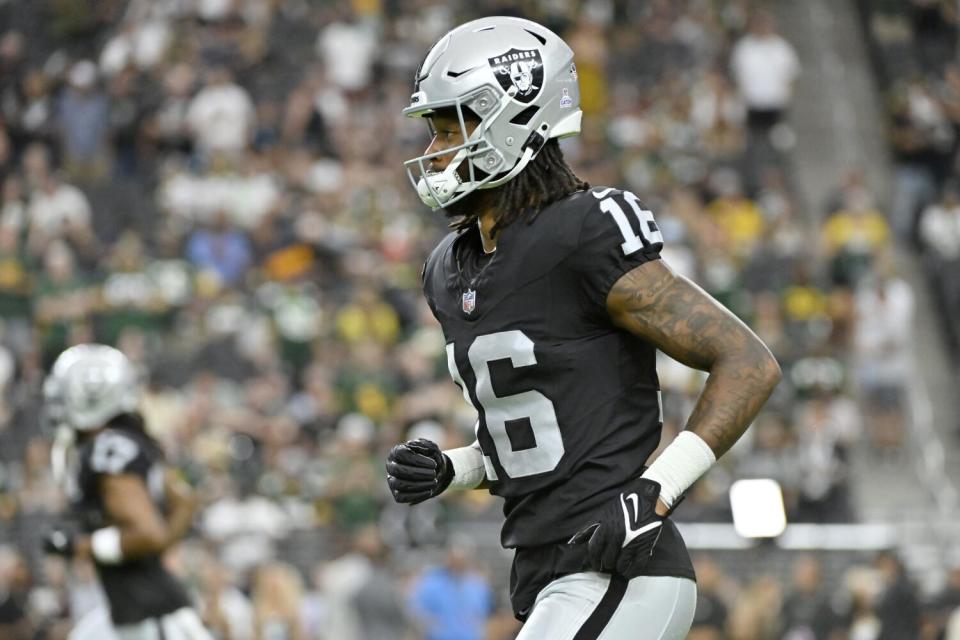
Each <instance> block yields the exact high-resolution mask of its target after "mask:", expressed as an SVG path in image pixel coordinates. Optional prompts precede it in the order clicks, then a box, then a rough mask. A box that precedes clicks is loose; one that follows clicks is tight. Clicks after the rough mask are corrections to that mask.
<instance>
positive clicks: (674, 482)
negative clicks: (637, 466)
mask: <svg viewBox="0 0 960 640" xmlns="http://www.w3.org/2000/svg"><path fill="white" fill-rule="evenodd" d="M716 461H717V456H716V454H714V453H713V449H711V448H710V445H708V444H707V443H706V442H704V441H703V439H702V438H701V437H700V436H698V435H697V434H695V433H694V432H693V431H681V432H680V433H679V434H678V435H677V437H676V438H674V440H673V442H671V443H670V444H669V445H668V446H667V448H666V449H664V450H663V453H661V454H660V456H659V457H658V458H657V459H656V460H654V461H653V464H651V465H650V467H649V468H648V469H647V470H646V471H644V472H643V475H642V476H641V477H643V478H647V479H648V480H653V481H655V482H658V483H660V500H661V501H662V502H663V503H664V504H665V505H667V507H668V508H673V505H674V503H675V502H676V501H677V499H678V498H679V497H680V496H681V495H683V492H684V491H686V490H687V489H689V488H690V486H691V485H692V484H693V483H694V482H696V481H697V480H698V479H699V478H700V476H702V475H703V474H704V473H706V472H707V470H708V469H709V468H710V467H712V466H713V463H715V462H716Z"/></svg>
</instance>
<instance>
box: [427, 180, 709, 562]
mask: <svg viewBox="0 0 960 640" xmlns="http://www.w3.org/2000/svg"><path fill="white" fill-rule="evenodd" d="M661 247H662V237H661V235H660V232H659V230H658V229H657V226H656V223H655V222H654V220H653V216H652V214H651V213H650V212H649V211H647V210H645V208H644V207H643V206H642V205H641V204H640V203H639V201H638V200H637V199H636V197H635V196H634V195H633V194H631V193H625V192H622V191H619V190H615V189H605V188H594V189H592V190H590V191H584V192H578V193H575V194H573V195H571V196H569V197H567V198H565V199H563V200H561V201H559V202H557V203H554V204H553V205H551V206H549V207H547V208H546V209H544V210H543V211H542V212H540V214H539V215H538V216H537V217H536V218H535V220H534V221H533V222H531V223H529V224H528V223H527V222H525V221H518V222H515V223H513V224H512V225H510V226H508V227H507V228H505V229H504V230H503V231H502V232H501V233H500V235H499V236H498V238H497V250H496V251H495V252H494V253H493V254H492V255H491V256H489V257H482V256H481V255H480V254H481V252H482V245H481V242H480V237H479V231H478V230H477V229H476V228H472V229H469V230H467V231H464V232H462V233H459V234H450V235H449V236H447V237H446V238H445V239H444V240H443V241H442V242H441V243H440V245H439V246H438V247H437V248H436V249H435V250H434V251H433V253H432V254H431V256H430V258H429V260H428V261H427V265H426V267H425V269H424V293H425V294H426V297H427V301H428V303H429V305H430V308H431V309H432V310H433V313H434V315H435V316H436V317H437V319H438V320H439V321H440V324H441V325H442V327H443V332H444V336H445V338H446V342H447V359H448V364H449V368H450V373H451V375H452V376H453V378H454V380H455V381H456V382H457V383H458V384H459V385H460V386H461V387H462V388H463V389H464V395H465V396H466V397H467V400H468V401H469V402H470V403H471V404H472V405H473V406H474V407H476V409H477V411H478V413H479V418H480V419H479V423H478V426H477V440H478V441H479V444H480V447H481V449H482V450H483V453H484V461H485V464H486V467H487V476H488V478H489V479H491V480H493V483H492V486H491V489H490V490H491V492H492V493H494V494H496V495H499V496H503V498H504V500H505V502H504V515H505V516H506V520H505V522H504V526H503V531H502V540H501V541H502V543H503V545H504V546H505V547H521V548H522V547H534V546H541V545H546V544H551V543H563V542H566V541H567V540H568V539H569V538H570V537H571V536H572V535H573V534H574V533H575V532H576V531H577V530H579V529H580V528H581V527H582V526H584V525H585V524H587V523H589V522H591V519H592V518H593V517H594V516H595V515H596V514H597V513H598V512H599V510H600V509H601V507H602V506H603V505H604V504H606V502H607V501H608V500H610V499H612V497H613V496H615V495H616V494H617V492H618V491H619V489H620V487H621V486H622V485H623V484H624V483H626V482H627V481H628V480H630V479H632V478H636V477H638V476H639V475H640V474H641V473H642V472H643V469H644V463H645V462H646V460H647V458H648V457H649V456H650V455H651V454H652V453H653V451H654V450H655V449H656V447H657V445H658V444H659V441H660V432H661V427H662V425H661V415H660V402H659V395H660V391H659V382H658V380H657V374H656V349H655V348H654V347H653V346H652V345H650V344H649V343H647V342H646V341H644V340H641V339H640V338H637V337H635V336H633V335H631V334H629V333H627V332H625V331H623V330H620V329H618V328H617V327H615V326H614V325H613V324H612V322H611V320H610V318H609V315H608V313H607V310H606V298H607V294H608V292H609V291H610V288H611V287H612V286H613V284H614V283H615V282H616V281H617V280H618V279H619V278H620V277H621V276H622V275H623V274H625V273H626V272H628V271H630V270H631V269H633V268H635V267H637V266H639V265H641V264H643V263H645V262H648V261H651V260H657V259H659V257H660V249H661ZM664 529H665V530H664V534H663V535H662V536H661V544H660V545H658V547H657V553H656V554H655V556H654V558H653V559H652V561H651V563H650V565H649V573H650V575H680V576H685V577H691V578H692V577H693V570H692V568H691V567H690V561H689V558H688V557H687V554H686V549H685V548H684V547H683V543H682V540H680V538H679V534H678V533H677V532H676V529H675V528H674V527H673V526H672V525H670V526H668V527H665V528H664Z"/></svg>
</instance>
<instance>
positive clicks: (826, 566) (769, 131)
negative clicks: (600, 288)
mask: <svg viewBox="0 0 960 640" xmlns="http://www.w3.org/2000/svg"><path fill="white" fill-rule="evenodd" d="M521 6H522V11H518V9H517V7H521ZM766 10H769V14H768V13H766ZM489 14H511V15H523V16H525V17H529V18H532V19H536V20H539V21H541V22H543V23H544V24H546V25H547V26H549V27H551V28H552V29H554V30H556V31H557V32H558V33H560V34H561V35H562V36H563V37H565V38H566V39H567V41H568V42H569V43H570V44H571V46H572V47H573V48H574V50H575V52H576V56H577V66H578V71H579V76H580V82H581V87H582V93H583V109H584V112H585V129H584V132H583V135H582V136H580V137H579V138H575V139H570V140H566V141H564V145H563V148H564V151H565V153H566V155H567V157H568V158H569V159H570V161H571V163H572V165H573V166H574V167H575V168H576V169H577V170H578V173H580V175H582V176H583V177H585V178H586V179H587V180H589V181H590V182H591V183H593V184H598V185H599V184H609V185H617V186H622V187H625V188H628V189H630V190H633V191H634V192H636V193H637V194H639V195H640V197H641V198H643V199H644V201H645V202H646V203H647V204H648V205H649V206H650V208H651V209H653V210H654V211H655V213H656V215H657V219H658V221H659V224H660V226H661V228H662V231H663V234H664V237H665V238H666V247H667V249H666V250H665V255H666V259H667V260H668V261H669V262H670V263H671V264H672V265H673V266H674V267H676V268H678V269H679V270H680V271H682V272H684V273H686V274H688V275H690V276H692V277H693V278H695V279H696V280H697V281H698V282H699V283H700V284H701V285H702V286H704V287H705V288H706V289H707V290H708V291H709V292H710V293H712V294H713V295H714V296H716V297H717V298H718V299H720V300H721V301H722V302H723V303H724V304H726V305H728V306H729V307H730V308H731V309H732V310H734V311H735V312H736V313H737V314H738V315H739V316H741V317H742V318H743V319H745V320H746V321H747V322H748V323H749V324H750V325H751V326H752V327H753V328H754V329H755V330H756V331H757V332H758V333H759V334H760V336H761V337H762V338H763V339H764V340H765V341H766V342H767V344H769V345H770V346H771V348H772V349H773V351H774V352H775V354H776V355H777V356H778V358H779V360H780V362H781V364H782V366H783V369H784V372H785V376H784V382H783V383H782V384H781V385H780V387H779V389H778V390H777V392H776V394H775V396H774V397H773V398H772V400H771V402H770V403H769V405H768V407H767V408H766V409H765V410H764V412H763V413H762V415H761V417H760V418H759V419H758V420H757V422H756V424H755V425H754V426H753V428H752V429H751V430H750V431H749V432H748V434H747V435H746V436H745V437H744V439H743V440H742V441H741V443H739V444H738V445H737V446H736V447H735V448H734V450H732V451H731V452H730V453H729V454H728V455H727V456H725V457H724V458H723V460H722V464H720V465H718V466H717V467H716V468H715V469H714V470H713V471H711V472H710V474H709V475H708V476H707V477H706V478H705V479H704V480H703V481H701V482H700V483H699V484H698V485H697V486H696V488H695V489H694V490H693V491H692V495H690V496H689V497H688V498H687V500H686V502H685V503H684V504H683V505H682V507H681V508H680V509H679V511H678V512H677V513H676V518H677V519H678V520H679V521H681V522H682V528H683V531H684V533H685V536H686V539H687V542H688V545H689V546H690V548H691V551H692V553H693V554H694V555H695V558H696V563H697V568H698V573H699V578H700V601H699V605H698V610H697V619H696V623H695V630H694V631H693V633H692V634H691V636H690V637H691V638H699V639H701V640H703V639H719V638H731V639H736V640H765V639H780V638H789V639H790V640H811V639H815V638H816V639H820V638H828V639H831V640H836V639H838V638H854V639H856V640H873V639H878V638H882V639H884V640H913V639H916V638H922V639H924V640H933V639H937V638H941V637H945V636H944V635H943V634H944V633H945V629H946V627H947V625H948V620H949V618H950V616H951V614H954V612H955V611H957V608H958V607H960V525H958V522H960V517H958V510H957V507H958V503H957V491H956V484H957V482H958V480H960V463H958V462H960V456H958V452H960V412H958V409H957V404H956V403H957V398H956V396H957V393H956V390H957V388H958V382H960V376H958V363H960V359H958V354H960V182H958V178H960V172H958V171H960V170H958V167H960V165H958V153H957V152H958V149H960V135H958V134H960V64H958V63H960V58H958V57H957V44H958V41H957V38H958V27H960V23H958V4H957V3H956V2H955V1H953V0H779V1H773V2H770V3H767V4H758V3H756V2H750V1H747V0H729V1H724V0H530V1H527V2H522V3H519V2H517V3H509V2H501V1H494V0H471V1H467V0H462V1H447V2H444V1H440V0H351V1H348V0H152V1H148V0H129V1H126V0H0V180H2V194H0V206H2V210H0V315H2V322H0V326H2V328H0V637H2V638H4V639H5V640H6V639H10V640H20V639H33V638H38V639H39V638H43V639H57V638H63V637H64V635H65V632H66V630H67V629H69V627H70V624H71V622H72V621H73V620H76V619H77V618H78V617H79V616H80V615H82V614H83V613H84V612H85V611H88V610H90V609H91V608H94V607H96V606H98V605H100V603H101V602H102V600H101V596H100V594H99V592H98V589H97V587H96V584H95V580H94V579H93V576H92V572H91V570H90V567H84V566H77V567H75V568H74V569H73V570H72V571H69V570H68V567H66V566H65V565H64V564H63V563H62V562H61V561H59V560H57V559H52V558H45V557H44V556H43V554H42V553H41V551H40V544H39V539H38V533H39V532H41V531H43V529H44V527H47V526H49V525H50V524H51V523H54V522H56V521H57V518H58V516H57V514H58V513H59V512H60V511H61V509H62V508H63V506H64V505H63V497H62V493H61V491H60V490H59V488H58V487H57V486H56V484H55V483H54V481H53V478H52V477H51V473H50V465H49V450H50V444H51V434H50V433H47V432H45V431H44V430H43V429H42V428H41V420H40V410H41V408H40V384H41V381H42V378H43V375H44V371H45V369H46V367H48V366H49V364H50V363H51V361H52V360H53V358H54V357H55V356H56V355H57V354H58V352H59V351H60V350H62V349H63V348H64V347H66V346H68V345H71V344H74V343H77V342H83V341H91V340H96V341H101V342H106V343H109V344H114V345H116V346H118V347H120V348H121V349H122V350H123V351H124V352H125V353H126V354H127V355H128V356H130V358H132V359H133V360H134V361H135V363H136V364H137V365H138V366H139V367H140V369H141V370H142V374H143V378H144V380H145V382H146V388H147V395H146V399H145V402H144V412H145V415H146V417H147V420H148V423H149V425H150V429H151V432H152V433H153V434H154V435H155V436H156V437H157V438H158V439H159V440H160V441H161V442H162V443H163V445H164V446H165V447H166V449H167V451H168V453H169V457H170V460H171V462H172V463H173V464H175V465H177V466H179V467H180V468H182V469H183V470H184V472H185V474H186V476H187V477H188V478H189V480H190V481H191V482H192V483H193V484H194V485H195V486H196V487H197V488H198V490H199V491H200V492H201V493H202V496H203V511H202V513H201V514H200V516H199V517H198V519H197V521H196V526H195V529H194V531H193V533H192V535H191V536H190V537H189V539H188V540H187V541H186V542H185V543H184V544H182V545H181V546H180V547H179V549H178V550H177V551H176V552H175V553H172V554H171V555H170V557H169V561H170V563H171V565H172V566H173V567H174V568H175V570H176V572H177V574H178V575H180V576H181V577H182V578H183V579H184V580H185V581H186V582H187V583H188V584H189V585H190V587H191V589H192V591H193V592H194V594H195V595H196V598H197V602H198V604H199V607H200V609H201V610H202V613H203V616H204V618H205V620H206V621H207V623H208V624H209V625H210V627H211V628H212V629H213V630H214V631H215V632H216V633H217V634H218V637H219V638H223V639H232V640H246V639H249V640H254V639H256V640H301V639H315V638H316V639H324V640H326V639H333V638H336V639H337V640H361V639H369V640H380V639H383V640H386V639H394V638H395V639H398V640H405V639H416V638H428V639H437V640H457V639H463V640H473V639H475V638H489V639H506V638H511V637H513V635H514V634H515V633H516V630H517V628H518V626H517V624H516V623H515V622H513V621H512V616H511V615H510V613H509V607H508V604H507V600H506V590H507V579H508V568H509V555H508V554H507V553H505V552H503V551H502V550H500V549H499V545H498V531H499V522H500V512H499V508H500V507H499V503H498V501H496V500H494V499H492V498H491V497H490V496H488V495H486V494H484V493H481V492H471V493H460V494H456V495H448V496H445V497H444V498H443V499H440V500H438V501H434V502H433V503H427V504H423V505H420V506H417V507H414V508H407V507H400V506H397V505H394V504H393V503H392V501H391V500H390V498H389V495H388V493H387V491H386V486H385V482H384V479H383V475H384V474H383V465H382V460H383V457H384V454H385V452H386V450H387V449H388V448H389V446H390V445H391V444H393V443H395V442H397V441H399V440H402V439H405V438H408V437H415V436H425V437H429V438H432V439H435V440H438V441H440V442H441V443H442V444H443V446H444V447H445V448H450V447H453V446H458V445H460V444H465V443H467V442H469V441H470V440H472V435H471V431H472V424H473V420H474V416H473V415H471V411H470V410H469V409H468V407H467V406H465V405H464V403H463V400H462V396H461V394H460V393H459V391H458V390H457V389H456V387H455V386H454V385H453V384H451V383H450V381H449V379H448V376H447V374H446V367H445V361H444V358H443V355H444V349H443V339H442V335H441V333H440V331H439V328H438V326H437V325H436V324H435V323H434V322H433V320H432V318H431V317H430V313H429V310H428V309H427V307H426V305H425V304H424V303H423V301H422V300H421V296H420V292H419V286H418V285H419V280H418V278H419V271H420V265H421V264H422V261H423V260H424V258H425V256H426V254H427V252H428V251H429V250H430V249H431V248H432V246H433V245H434V243H435V242H436V241H437V239H438V238H439V237H440V236H441V235H442V234H443V233H444V231H445V228H444V220H443V219H442V218H441V216H439V215H437V214H432V213H431V212H429V211H427V210H426V209H425V208H424V207H423V206H422V205H421V204H420V202H419V201H418V199H417V197H416V195H415V193H414V191H413V189H412V188H411V187H410V185H409V184H408V182H407V178H406V176H405V174H404V171H403V169H402V161H403V160H404V159H406V158H409V157H413V156H414V155H417V153H418V152H419V151H420V150H422V149H423V148H424V147H425V146H426V144H427V142H428V139H427V133H426V130H425V127H423V124H422V123H418V122H408V121H404V119H403V118H402V117H401V116H400V109H401V108H402V107H403V106H405V105H406V104H407V102H406V101H407V98H408V97H409V94H410V90H411V79H412V77H413V73H414V70H415V69H416V67H417V65H418V63H419V62H420V60H421V59H422V57H423V56H424V55H425V53H426V51H427V50H428V48H429V47H430V45H431V44H432V43H433V42H434V41H436V40H437V39H438V37H439V36H440V35H442V34H443V33H444V32H445V31H447V30H448V29H450V28H451V27H453V26H455V25H456V24H458V23H460V22H462V21H465V20H467V19H471V18H475V17H478V16H481V15H489ZM771 18H772V20H774V21H775V22H776V27H775V29H776V32H773V31H771V28H772V24H771ZM777 33H779V34H780V35H777ZM660 372H661V381H662V386H663V399H664V405H665V420H666V424H665V439H667V440H668V439H669V437H672V435H673V434H674V433H675V432H676V430H677V429H678V428H680V426H681V425H682V424H683V421H684V419H685V417H686V415H687V414H688V413H689V411H690V408H691V406H692V401H693V398H694V397H695V394H696V392H697V389H698V388H699V385H700V384H701V383H702V379H703V378H702V376H701V375H700V374H697V373H694V372H691V371H690V370H687V369H685V368H683V367H681V366H679V365H676V364H675V363H673V362H669V361H666V360H664V361H663V362H662V363H661V367H660ZM750 478H772V479H775V480H776V481H777V482H778V483H779V484H780V486H781V488H782V493H783V499H784V503H785V508H786V513H787V517H788V520H789V523H790V524H789V526H788V528H787V530H786V531H785V532H784V533H783V534H782V535H781V536H779V537H778V538H776V539H772V540H770V539H768V540H762V541H756V540H750V539H747V538H743V537H741V536H740V535H739V534H737V533H736V532H735V530H734V528H733V526H732V524H731V508H730V500H729V489H730V487H731V485H732V484H733V483H734V482H735V481H737V480H740V479H750ZM954 616H955V617H954V622H953V627H954V628H953V630H952V631H951V632H950V633H951V634H952V635H947V636H946V637H948V638H949V639H950V640H956V638H960V620H958V619H957V616H956V615H955V614H954Z"/></svg>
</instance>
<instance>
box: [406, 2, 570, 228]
mask: <svg viewBox="0 0 960 640" xmlns="http://www.w3.org/2000/svg"><path fill="white" fill-rule="evenodd" d="M441 108H452V109H455V110H456V113H457V117H458V118H459V120H460V128H461V132H462V133H463V139H464V141H465V142H464V144H462V145H459V146H456V147H452V148H450V149H447V150H444V151H441V152H437V153H432V154H426V155H422V156H419V157H416V158H413V159H411V160H407V161H406V163H405V165H406V167H407V173H408V174H409V175H410V180H411V182H413V184H414V186H415V187H416V189H417V193H418V194H419V195H420V198H421V199H422V200H423V201H424V203H426V204H427V205H428V206H429V207H431V208H433V209H437V208H440V207H443V206H446V205H448V204H451V203H452V202H455V201H457V200H460V199H461V198H463V197H464V196H466V195H467V194H469V193H471V192H473V191H475V190H476V189H489V188H492V187H497V186H500V185H501V184H504V183H505V182H507V181H509V180H511V179H513V178H514V177H515V176H516V175H517V174H518V173H520V171H522V170H523V168H524V167H525V166H526V165H527V163H529V162H530V160H532V159H533V158H534V156H536V154H537V153H538V152H539V151H540V149H541V148H542V147H543V144H544V143H545V142H546V141H547V140H548V139H550V138H563V137H565V136H572V135H576V134H578V133H580V118H581V115H582V113H581V111H580V87H579V84H578V82H577V69H576V67H575V66H574V63H573V50H572V49H570V47H569V46H567V43H565V42H564V41H563V40H561V39H560V37H559V36H557V35H556V34H555V33H553V32H552V31H550V30H549V29H547V28H545V27H543V26H541V25H539V24H537V23H536V22H531V21H529V20H523V19H520V18H507V17H491V18H482V19H480V20H474V21H473V22H468V23H466V24H464V25H462V26H460V27H457V28H456V29H454V30H453V31H451V32H449V33H448V34H446V35H445V36H443V38H441V39H440V41H439V42H437V44H435V45H434V46H433V48H432V49H430V53H428V54H427V57H426V59H424V61H423V64H421V65H420V68H419V69H418V70H417V75H416V79H415V84H414V92H413V95H412V96H411V97H410V105H409V106H408V107H407V108H405V109H404V110H403V113H404V115H406V116H408V117H423V116H428V115H430V114H432V113H434V112H435V111H436V110H437V109H441ZM464 108H469V109H470V111H472V112H473V113H474V114H475V115H476V116H478V117H479V118H480V119H481V123H480V125H479V126H478V127H477V129H476V130H475V131H474V132H473V134H472V135H471V136H470V137H469V139H468V137H467V131H466V127H465V124H464V115H463V114H464ZM447 154H452V155H453V158H452V159H451V161H450V164H449V165H448V166H447V168H446V169H445V170H444V171H442V172H433V173H431V172H430V171H428V164H429V161H430V160H431V159H433V158H436V157H438V156H443V155H447ZM464 161H466V167H467V169H468V174H469V175H468V178H466V179H464V178H463V177H461V176H460V175H458V171H457V170H458V168H459V167H460V166H461V164H463V162H464Z"/></svg>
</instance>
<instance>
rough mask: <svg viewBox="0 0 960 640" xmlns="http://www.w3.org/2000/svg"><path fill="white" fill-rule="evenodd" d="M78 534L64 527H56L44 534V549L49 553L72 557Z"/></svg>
mask: <svg viewBox="0 0 960 640" xmlns="http://www.w3.org/2000/svg"><path fill="white" fill-rule="evenodd" d="M75 541H76V536H75V535H74V533H73V532H72V531H70V530H69V529H66V528H64V527H54V528H53V529H50V530H49V531H47V532H46V533H45V534H44V536H43V550H44V551H45V552H47V553H52V554H54V555H58V556H63V557H65V558H72V557H73V551H74V543H75Z"/></svg>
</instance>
